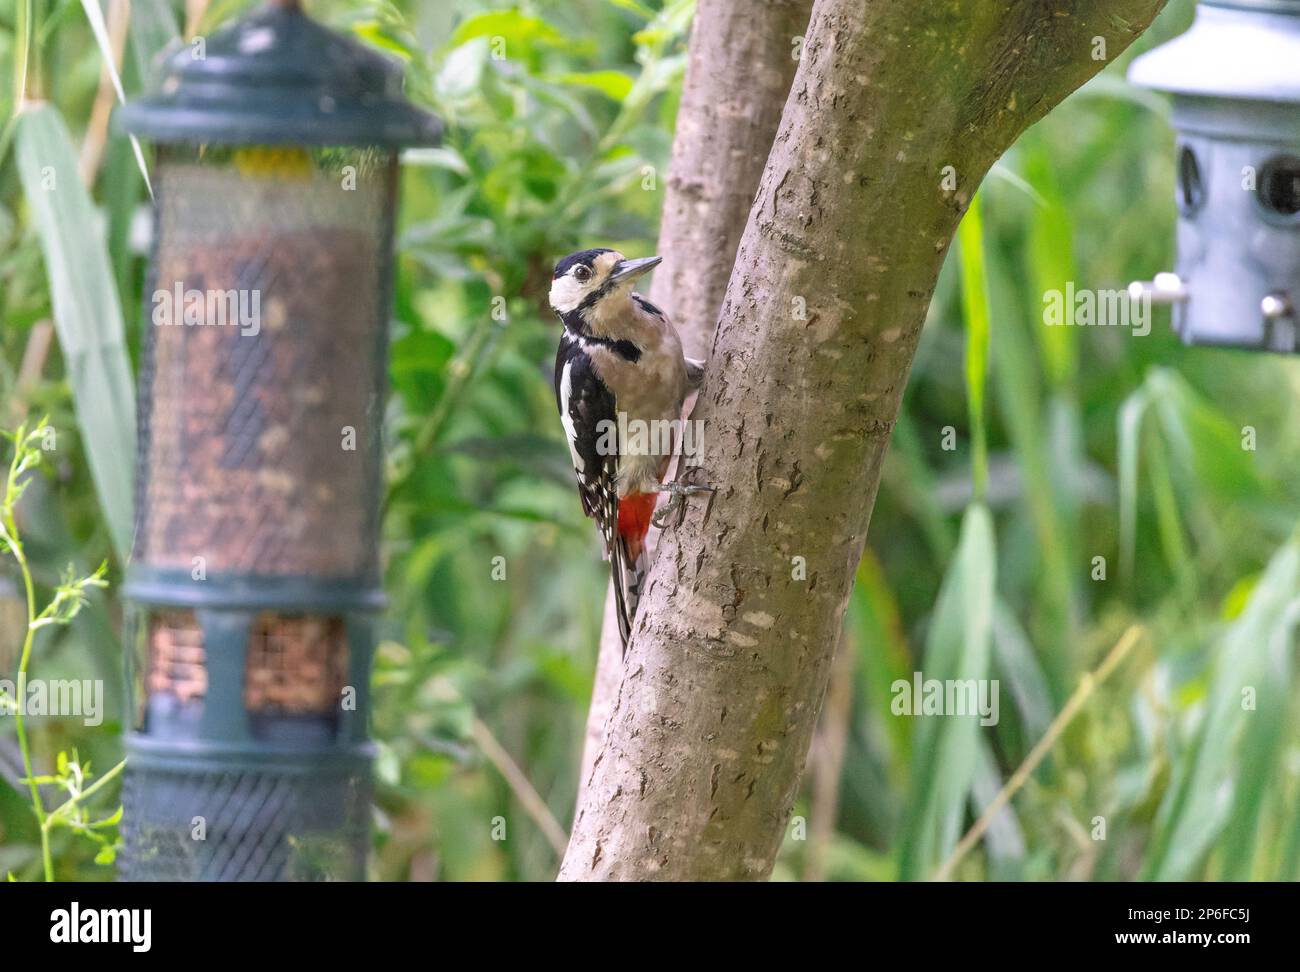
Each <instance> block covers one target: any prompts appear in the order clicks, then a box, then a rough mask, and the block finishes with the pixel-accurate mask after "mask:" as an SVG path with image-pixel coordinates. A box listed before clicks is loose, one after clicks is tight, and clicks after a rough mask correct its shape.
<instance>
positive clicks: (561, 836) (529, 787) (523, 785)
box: [470, 718, 569, 858]
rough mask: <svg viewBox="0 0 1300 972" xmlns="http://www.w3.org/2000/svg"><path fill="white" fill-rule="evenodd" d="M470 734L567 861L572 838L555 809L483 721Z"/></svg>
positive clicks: (559, 854) (557, 853) (556, 850)
mask: <svg viewBox="0 0 1300 972" xmlns="http://www.w3.org/2000/svg"><path fill="white" fill-rule="evenodd" d="M470 734H471V735H472V736H473V737H474V742H475V743H477V744H478V748H479V749H481V750H482V751H483V755H484V756H486V757H487V759H488V762H489V763H491V764H492V765H493V766H495V767H496V769H497V772H498V773H500V774H501V775H502V777H504V778H505V781H506V784H507V785H508V786H509V787H510V790H511V792H513V793H514V795H515V799H517V800H518V801H519V803H520V804H521V805H522V806H523V808H524V812H525V813H527V814H528V816H530V817H532V819H533V823H535V824H537V826H538V827H539V828H540V829H541V831H542V833H543V834H544V835H545V836H546V840H547V842H548V843H549V844H550V845H551V848H552V849H553V850H554V851H555V856H556V857H561V858H562V857H564V850H565V848H566V847H567V846H568V843H569V835H568V834H566V833H565V832H564V828H563V827H561V826H560V822H559V821H558V820H556V819H555V816H554V815H553V814H552V813H551V808H550V807H548V806H547V805H546V801H545V800H543V799H542V797H541V794H539V793H538V792H537V791H536V790H535V789H534V788H533V784H531V783H530V782H528V777H527V776H525V775H524V771H523V770H521V769H520V768H519V765H518V764H517V763H516V762H515V761H514V760H513V759H511V758H510V754H509V753H508V752H506V750H505V747H504V746H502V745H501V743H499V742H497V737H496V736H494V735H492V730H491V729H489V728H488V727H487V725H486V724H485V723H484V722H483V720H482V719H478V718H475V719H474V722H473V725H472V727H471V729H470Z"/></svg>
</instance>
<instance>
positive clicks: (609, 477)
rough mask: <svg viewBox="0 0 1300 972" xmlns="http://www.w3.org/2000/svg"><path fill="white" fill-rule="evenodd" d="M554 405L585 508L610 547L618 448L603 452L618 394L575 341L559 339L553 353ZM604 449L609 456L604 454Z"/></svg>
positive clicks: (615, 508) (615, 518)
mask: <svg viewBox="0 0 1300 972" xmlns="http://www.w3.org/2000/svg"><path fill="white" fill-rule="evenodd" d="M555 404H556V406H557V407H558V408H559V410H560V422H561V423H562V424H563V425H564V437H565V439H566V440H567V441H568V443H569V456H570V458H571V459H572V460H573V472H574V474H575V475H576V476H577V479H578V495H579V497H581V499H582V511H583V512H584V513H586V514H587V516H590V517H592V518H593V519H595V520H596V522H597V524H598V525H599V526H600V533H601V539H602V540H604V541H605V547H606V549H607V550H608V548H609V546H610V545H611V543H612V541H613V536H614V530H615V527H616V524H617V523H618V494H617V492H616V489H615V478H616V477H617V475H618V450H617V449H616V448H615V449H604V450H602V449H601V447H600V443H601V436H602V434H603V433H605V432H606V430H608V429H610V428H616V427H617V425H616V424H611V425H606V424H604V423H606V422H608V423H616V417H617V407H616V404H615V401H614V393H613V392H612V391H610V390H609V387H608V386H607V385H606V384H605V383H604V382H603V381H601V379H600V376H599V375H598V374H596V369H595V366H594V365H593V364H592V361H591V358H590V357H589V356H588V355H587V352H586V351H584V350H583V349H582V345H581V344H579V343H578V342H577V341H573V340H567V339H566V340H563V341H561V342H560V349H559V352H558V353H557V354H556V356H555ZM610 441H612V437H610V436H606V443H607V444H608V442H610ZM602 451H605V452H608V453H609V454H608V455H601V452H602Z"/></svg>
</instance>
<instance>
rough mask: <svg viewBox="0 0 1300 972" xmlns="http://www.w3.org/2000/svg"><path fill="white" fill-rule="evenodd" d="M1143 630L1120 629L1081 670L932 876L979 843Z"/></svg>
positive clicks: (945, 874) (948, 872) (939, 877)
mask: <svg viewBox="0 0 1300 972" xmlns="http://www.w3.org/2000/svg"><path fill="white" fill-rule="evenodd" d="M1144 633H1145V630H1144V629H1143V627H1142V626H1141V625H1140V624H1135V625H1133V626H1132V627H1130V628H1129V629H1128V630H1127V631H1125V632H1124V634H1123V635H1122V636H1121V637H1120V639H1119V641H1117V642H1116V643H1115V647H1114V648H1112V649H1111V650H1110V654H1108V655H1107V656H1106V658H1105V660H1103V661H1102V663H1101V664H1100V665H1099V666H1097V669H1096V670H1095V671H1092V672H1085V673H1084V675H1083V678H1081V679H1080V680H1079V687H1078V688H1076V689H1075V690H1074V694H1073V695H1071V696H1070V698H1069V699H1068V700H1067V701H1066V703H1065V707H1064V708H1063V709H1061V712H1060V714H1059V715H1058V716H1057V717H1056V718H1055V719H1053V720H1052V724H1051V725H1050V726H1048V727H1047V732H1045V733H1043V738H1042V739H1040V740H1038V743H1037V745H1035V746H1034V748H1033V749H1031V750H1030V751H1029V755H1028V756H1026V757H1025V761H1024V762H1023V763H1021V764H1020V768H1019V769H1017V770H1016V771H1015V772H1014V773H1012V774H1011V779H1009V780H1007V782H1006V784H1005V785H1004V786H1003V787H1002V789H1001V790H1000V791H999V792H998V795H997V796H995V797H994V798H993V802H992V803H990V804H989V805H988V806H987V807H985V808H984V812H983V813H982V814H980V816H979V819H978V820H976V821H975V825H974V826H973V827H971V829H970V830H968V831H966V835H965V836H964V837H962V839H961V840H960V841H958V842H957V846H956V847H954V848H953V851H952V854H951V856H949V858H948V860H947V861H945V862H944V864H943V866H942V867H940V868H939V870H938V871H936V872H935V875H934V880H936V881H947V880H948V879H949V878H950V877H951V876H952V872H953V870H954V869H955V868H956V867H957V865H958V864H960V863H961V861H962V859H963V858H964V857H965V856H966V855H967V854H968V853H970V850H971V848H972V847H974V846H975V845H976V844H977V843H979V841H980V838H982V837H983V836H984V832H985V831H986V830H988V829H989V825H990V824H992V823H993V819H994V818H995V817H996V816H997V815H998V814H999V813H1001V811H1002V808H1003V807H1005V806H1006V805H1007V804H1008V803H1010V802H1011V799H1012V797H1014V796H1015V795H1016V794H1017V793H1019V792H1020V788H1021V787H1023V786H1024V785H1025V783H1026V782H1028V780H1029V777H1030V776H1031V775H1033V772H1034V770H1036V769H1037V768H1038V764H1039V763H1041V762H1042V761H1043V757H1045V756H1046V755H1047V753H1048V751H1049V750H1051V748H1052V746H1054V745H1055V744H1056V740H1057V739H1059V738H1060V737H1061V733H1063V732H1064V731H1065V727H1066V726H1068V725H1069V724H1070V722H1071V721H1072V720H1073V719H1074V717H1075V716H1076V715H1078V714H1079V710H1080V709H1082V708H1083V706H1084V704H1085V703H1087V701H1088V699H1089V698H1091V697H1092V693H1093V692H1094V691H1096V689H1097V686H1098V685H1100V684H1101V683H1102V682H1104V681H1106V679H1107V678H1109V677H1110V675H1111V673H1113V672H1114V671H1115V669H1116V668H1118V667H1119V664H1120V662H1122V661H1123V660H1124V658H1125V657H1126V656H1127V655H1128V653H1129V652H1130V651H1132V650H1133V646H1134V645H1136V644H1137V643H1138V641H1139V640H1140V639H1141V637H1142V635H1143V634H1144Z"/></svg>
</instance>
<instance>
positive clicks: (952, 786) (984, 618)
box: [899, 504, 997, 880]
mask: <svg viewBox="0 0 1300 972" xmlns="http://www.w3.org/2000/svg"><path fill="white" fill-rule="evenodd" d="M996 572H997V555H996V551H995V540H994V534H993V519H992V517H991V516H990V515H989V512H988V510H987V509H986V508H985V507H984V506H983V505H981V504H975V505H973V506H971V507H970V508H969V509H968V510H967V511H966V518H965V522H964V523H963V524H962V531H961V540H960V542H959V544H958V547H957V554H956V557H955V559H954V560H953V564H952V569H951V570H950V572H949V574H948V576H947V577H946V578H945V579H944V582H943V587H942V589H941V590H940V592H939V601H938V605H937V606H936V608H935V612H934V618H933V621H932V623H931V626H930V635H929V638H928V639H927V640H926V646H925V668H924V671H923V673H922V674H923V677H924V678H925V679H926V680H930V679H937V680H939V681H940V682H946V681H947V680H948V679H955V680H963V681H964V680H971V679H973V680H975V681H976V684H977V685H978V684H979V680H982V679H986V678H988V674H989V654H990V641H991V633H992V628H993V601H994V578H995V576H996ZM919 702H920V700H918V699H912V704H913V706H916V705H918V704H919ZM914 711H916V710H915V709H914ZM899 718H901V716H899ZM917 722H918V726H917V728H916V732H915V735H914V739H913V746H912V752H913V761H912V783H911V790H910V797H909V801H908V807H907V810H906V813H905V814H904V819H905V820H906V821H907V822H906V826H905V830H904V834H903V839H902V844H901V850H900V858H899V876H900V878H902V879H903V880H919V879H923V878H926V877H929V876H930V875H931V874H932V873H933V872H934V869H935V868H936V867H938V866H939V864H940V863H942V862H943V861H944V860H945V859H947V857H948V855H949V854H950V853H951V852H952V849H953V847H955V846H956V844H957V838H958V836H959V833H958V831H959V829H960V827H961V822H962V817H963V813H964V812H965V807H966V802H967V798H968V796H969V793H970V787H971V782H972V780H973V774H974V772H975V766H976V757H977V754H978V750H977V744H978V742H979V731H980V724H979V715H978V714H972V715H961V716H959V715H955V714H951V713H948V714H944V715H930V716H921V717H919V718H918V719H917Z"/></svg>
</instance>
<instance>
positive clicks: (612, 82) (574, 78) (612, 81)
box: [551, 71, 634, 101]
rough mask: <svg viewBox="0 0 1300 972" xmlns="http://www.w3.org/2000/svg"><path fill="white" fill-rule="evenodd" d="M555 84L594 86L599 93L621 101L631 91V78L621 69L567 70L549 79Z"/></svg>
mask: <svg viewBox="0 0 1300 972" xmlns="http://www.w3.org/2000/svg"><path fill="white" fill-rule="evenodd" d="M551 80H552V81H554V82H555V83H556V84H568V85H575V86H578V87H583V88H595V89H596V90H597V91H599V92H600V93H601V94H603V95H606V96H608V97H610V98H612V99H613V100H614V101H622V100H623V99H624V98H626V97H627V96H628V95H629V94H631V93H632V85H633V84H634V82H633V79H632V78H630V77H629V76H628V75H626V74H624V73H623V72H621V71H569V72H567V73H565V74H559V75H556V76H555V77H554V78H552V79H551Z"/></svg>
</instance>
